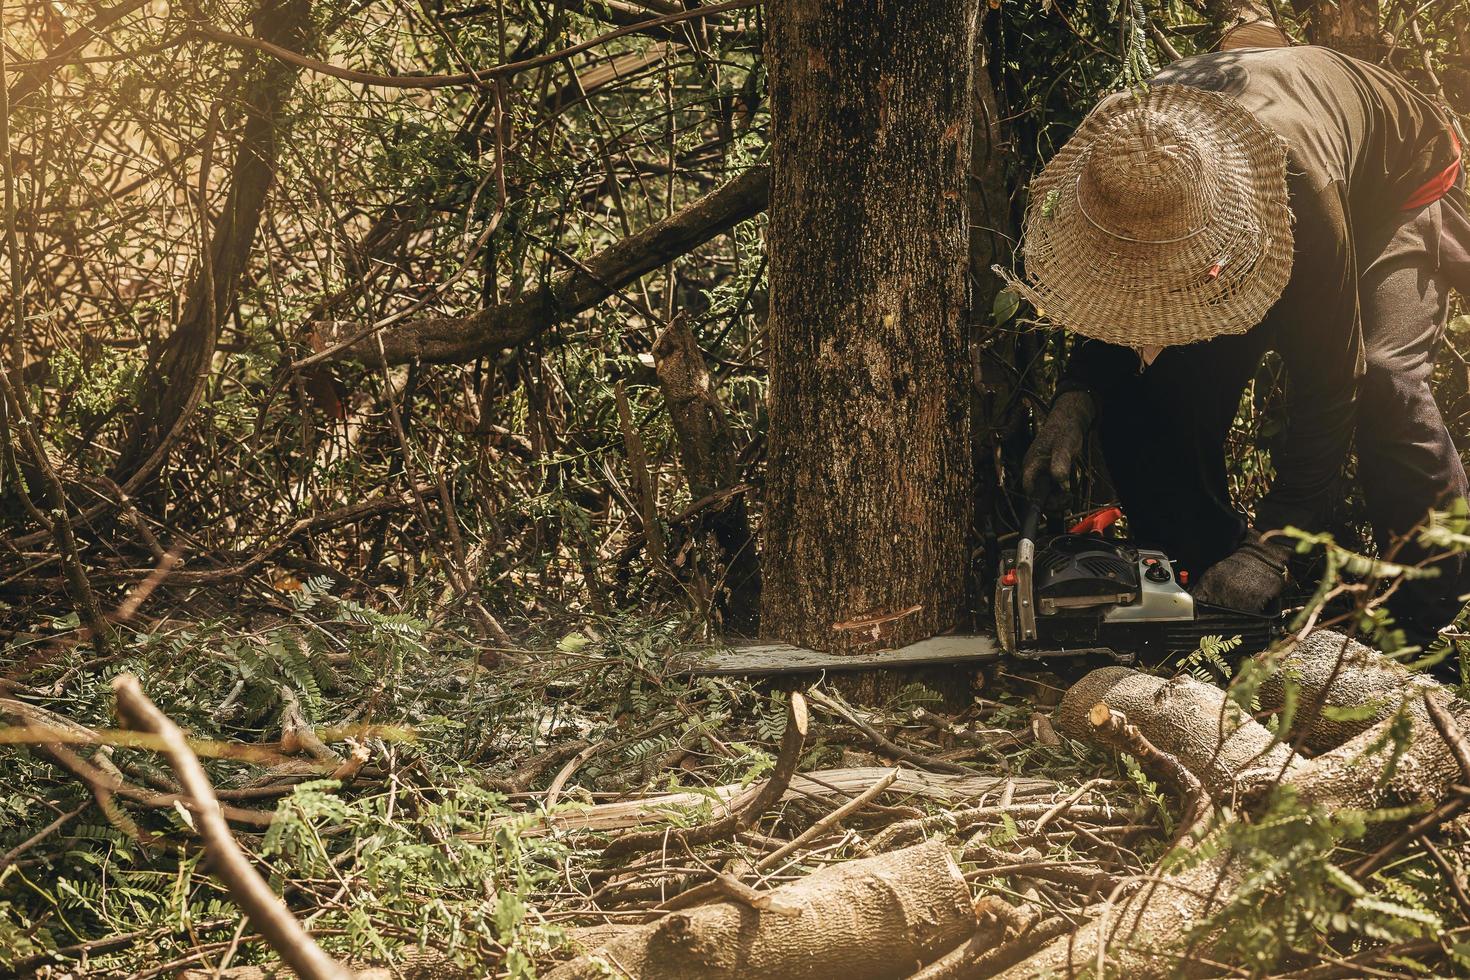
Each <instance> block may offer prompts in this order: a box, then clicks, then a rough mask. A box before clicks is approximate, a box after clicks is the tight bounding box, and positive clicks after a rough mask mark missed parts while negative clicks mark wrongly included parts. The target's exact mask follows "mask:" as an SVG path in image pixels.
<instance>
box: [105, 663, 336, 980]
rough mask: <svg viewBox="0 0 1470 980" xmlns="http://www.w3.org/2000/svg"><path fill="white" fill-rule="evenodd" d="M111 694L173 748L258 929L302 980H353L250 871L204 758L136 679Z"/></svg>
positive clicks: (133, 722) (223, 868) (215, 850)
mask: <svg viewBox="0 0 1470 980" xmlns="http://www.w3.org/2000/svg"><path fill="white" fill-rule="evenodd" d="M112 690H113V693H114V694H115V696H116V697H117V714H118V717H119V718H120V719H121V720H122V722H123V723H124V724H125V725H127V726H128V727H130V728H134V729H136V730H138V731H143V732H151V733H152V734H154V735H157V736H159V737H160V738H162V739H163V740H164V743H165V744H166V745H167V746H168V748H167V750H166V751H167V756H168V761H169V765H170V766H172V768H173V770H174V774H175V775H176V776H177V777H178V779H179V782H180V784H181V785H182V786H183V787H184V792H185V793H186V794H187V795H188V797H189V800H190V804H191V806H190V810H191V812H192V813H193V815H194V820H195V824H196V826H197V828H198V830H199V836H200V837H201V838H203V840H204V848H205V851H206V852H207V853H208V855H209V860H210V864H211V867H212V869H213V871H214V874H215V875H216V876H217V877H218V878H219V879H220V881H222V882H224V884H225V887H226V888H228V889H229V892H230V897H231V898H233V899H234V900H235V904H236V905H238V906H240V909H241V910H242V911H243V912H244V913H245V914H246V915H247V916H249V918H250V921H251V923H252V924H253V925H254V926H255V928H256V929H258V930H259V931H260V934H261V935H262V936H264V937H265V940H266V941H267V942H268V943H270V944H271V946H272V948H274V949H275V951H276V952H277V953H278V954H280V957H281V959H282V960H284V961H285V962H286V963H287V964H288V965H289V966H290V967H291V969H293V970H295V971H296V974H297V975H298V976H299V977H301V978H302V980H352V973H351V971H349V970H348V969H347V968H346V967H344V966H342V965H341V964H340V963H338V962H337V961H336V960H334V959H332V957H330V956H328V955H327V954H326V953H325V952H323V951H322V948H321V947H320V946H318V945H317V944H316V941H315V940H313V939H312V938H311V936H310V935H309V934H307V932H306V930H305V929H303V928H302V927H301V923H299V922H297V921H296V919H295V917H294V916H292V915H291V913H290V911H288V910H287V908H286V906H285V903H283V902H282V901H281V899H280V898H279V897H278V896H277V895H276V894H275V892H273V891H271V890H270V886H269V885H267V884H266V883H265V880H264V879H263V878H261V877H260V875H258V874H256V872H255V869H254V868H252V867H251V866H250V862H249V860H247V859H246V857H245V853H244V852H243V851H241V850H240V845H239V844H237V843H236V842H235V838H234V836H233V835H232V834H231V833H230V828H229V826H228V825H227V824H226V823H225V820H224V817H223V815H222V814H221V813H220V803H219V800H217V799H215V796H214V787H213V786H211V785H210V782H209V776H208V774H206V773H205V771H204V767H203V766H202V765H200V763H199V757H198V756H196V755H195V754H194V752H193V750H191V749H190V748H189V744H188V742H187V741H185V739H184V733H183V732H181V731H180V730H179V727H178V726H177V725H175V724H174V723H173V722H172V721H170V720H169V719H168V718H167V717H166V716H165V715H164V714H163V712H161V711H159V710H158V707H157V706H156V705H154V703H153V702H152V701H150V700H149V699H148V696H147V695H146V694H144V693H143V689H142V688H141V687H139V685H138V679H137V678H136V677H134V676H133V675H131V674H120V675H118V677H117V678H116V679H114V680H113V682H112Z"/></svg>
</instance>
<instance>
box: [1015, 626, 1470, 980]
mask: <svg viewBox="0 0 1470 980" xmlns="http://www.w3.org/2000/svg"><path fill="white" fill-rule="evenodd" d="M1345 649H1348V648H1347V647H1345V646H1344V643H1343V637H1342V636H1341V635H1340V634H1339V635H1335V636H1328V637H1324V638H1321V639H1316V640H1311V641H1307V642H1303V643H1301V644H1299V645H1298V647H1297V648H1296V649H1295V650H1293V651H1292V653H1291V654H1290V656H1289V658H1288V660H1289V662H1290V663H1292V664H1293V665H1294V666H1293V669H1294V670H1295V671H1296V672H1297V675H1298V676H1299V677H1300V678H1301V679H1302V685H1303V700H1304V701H1306V700H1308V699H1309V698H1313V697H1315V698H1318V699H1320V698H1321V697H1322V696H1323V692H1326V696H1327V698H1328V700H1329V701H1331V700H1333V699H1338V703H1343V704H1351V703H1353V702H1352V701H1351V697H1353V696H1356V697H1364V696H1369V695H1371V694H1372V693H1373V692H1377V693H1378V694H1380V695H1381V694H1383V693H1385V692H1387V691H1388V690H1390V689H1391V688H1390V685H1397V686H1398V687H1399V688H1407V689H1408V690H1409V691H1411V692H1415V693H1416V696H1415V697H1413V698H1412V699H1411V700H1409V701H1408V702H1407V703H1404V702H1396V704H1395V708H1394V709H1392V710H1391V711H1390V712H1389V714H1390V716H1389V717H1385V718H1383V719H1381V720H1379V721H1378V722H1377V723H1376V724H1373V725H1372V726H1371V727H1368V728H1367V729H1366V730H1363V731H1362V732H1361V733H1360V734H1358V735H1357V736H1356V737H1354V738H1352V739H1350V740H1349V741H1347V742H1346V743H1344V744H1342V745H1339V746H1337V747H1336V748H1333V749H1332V750H1331V751H1329V752H1326V753H1325V754H1323V755H1322V756H1319V757H1318V758H1315V759H1310V760H1308V759H1302V758H1301V757H1300V756H1297V755H1296V754H1295V753H1294V752H1292V751H1291V749H1290V748H1289V747H1287V746H1285V745H1280V744H1272V742H1271V735H1270V732H1269V731H1267V730H1266V729H1265V727H1264V726H1262V725H1260V724H1259V723H1257V722H1255V721H1251V720H1248V719H1246V720H1244V721H1241V720H1240V717H1239V713H1238V712H1233V711H1230V710H1228V707H1227V702H1226V700H1225V696H1224V692H1222V691H1220V690H1218V689H1216V688H1213V687H1211V686H1210V685H1207V684H1203V683H1200V682H1198V681H1195V680H1193V679H1190V678H1182V679H1181V678H1175V679H1174V680H1171V681H1163V680H1160V679H1159V678H1155V677H1148V676H1146V675H1142V674H1136V673H1134V672H1133V671H1130V670H1127V669H1126V668H1117V667H1114V668H1104V669H1103V670H1097V671H1093V672H1092V673H1091V674H1089V675H1087V677H1085V678H1083V679H1082V681H1080V682H1079V683H1078V684H1076V685H1074V686H1073V688H1072V689H1071V691H1069V692H1068V694H1067V696H1066V698H1064V699H1063V702H1062V706H1061V708H1060V709H1059V716H1060V722H1059V727H1061V728H1063V730H1065V731H1068V732H1070V733H1074V734H1078V735H1081V734H1084V730H1083V729H1082V728H1081V727H1080V726H1081V725H1082V724H1084V723H1085V720H1086V712H1087V711H1088V709H1089V708H1090V706H1091V705H1093V704H1096V703H1097V702H1098V701H1102V702H1104V703H1106V704H1107V705H1108V706H1109V707H1110V708H1113V709H1121V710H1124V711H1127V712H1128V714H1129V717H1130V719H1131V720H1132V721H1133V722H1134V723H1135V724H1137V725H1138V727H1139V729H1140V730H1141V731H1142V733H1143V734H1144V735H1146V736H1147V737H1148V739H1149V740H1150V741H1151V742H1153V743H1154V744H1155V745H1157V746H1159V747H1160V748H1163V749H1164V750H1165V751H1171V752H1173V753H1174V754H1175V755H1176V757H1177V758H1179V760H1180V761H1181V762H1182V763H1184V764H1185V765H1186V766H1188V767H1189V768H1190V769H1191V770H1192V771H1193V772H1194V773H1195V775H1196V776H1198V777H1200V779H1201V781H1202V782H1204V783H1205V784H1206V786H1207V787H1208V786H1210V785H1212V784H1213V785H1215V786H1220V787H1229V786H1232V785H1235V784H1237V783H1238V782H1240V781H1241V780H1242V777H1244V776H1246V775H1247V773H1248V772H1249V771H1250V770H1257V771H1260V770H1261V769H1262V763H1263V762H1265V763H1266V764H1268V765H1271V766H1274V767H1275V768H1276V770H1277V773H1279V774H1280V777H1281V782H1282V783H1283V784H1284V785H1286V786H1289V787H1290V788H1291V789H1292V790H1293V791H1295V793H1296V794H1297V797H1298V799H1300V800H1301V801H1302V802H1304V803H1306V804H1308V805H1315V806H1318V807H1321V808H1323V809H1326V810H1329V811H1334V810H1342V809H1367V808H1373V807H1395V806H1404V805H1407V804H1422V803H1424V802H1426V801H1431V802H1441V801H1445V800H1448V799H1452V798H1454V797H1455V796H1456V795H1457V794H1458V792H1459V791H1458V789H1457V788H1456V783H1457V782H1458V781H1460V780H1461V779H1463V776H1464V773H1463V770H1462V766H1461V763H1460V760H1459V759H1458V758H1457V751H1458V750H1464V746H1463V744H1462V745H1459V746H1457V745H1455V744H1453V741H1452V739H1450V738H1447V737H1446V736H1445V735H1444V734H1442V733H1441V730H1440V728H1439V727H1437V726H1436V724H1435V719H1433V718H1431V716H1430V709H1429V708H1428V706H1427V702H1428V699H1434V703H1435V704H1436V705H1437V706H1439V707H1440V708H1441V711H1440V714H1441V716H1442V717H1441V719H1440V722H1441V725H1443V726H1446V728H1447V730H1450V733H1451V735H1452V736H1454V738H1455V739H1459V738H1460V737H1461V735H1460V733H1463V732H1465V731H1470V704H1466V703H1465V702H1464V701H1460V700H1458V699H1455V698H1453V697H1451V695H1450V693H1449V691H1448V690H1447V689H1445V688H1444V687H1443V686H1442V685H1437V684H1435V682H1434V681H1432V680H1428V679H1423V680H1417V679H1414V678H1412V677H1409V676H1407V675H1406V674H1405V673H1400V670H1399V668H1398V666H1397V665H1396V664H1394V663H1392V662H1391V661H1389V660H1388V659H1387V658H1385V657H1383V655H1382V654H1376V653H1374V652H1373V651H1371V650H1369V649H1367V648H1366V647H1361V646H1360V645H1357V646H1353V647H1351V649H1350V653H1351V657H1350V658H1349V659H1348V660H1346V661H1345V662H1344V663H1342V664H1339V663H1338V661H1339V658H1340V657H1342V654H1343V651H1344V650H1345ZM1329 680H1330V681H1331V683H1330V684H1329V683H1328V681H1329ZM1339 685H1341V688H1340V689H1339ZM1212 692H1213V693H1212ZM1349 692H1356V694H1354V695H1350V694H1349ZM1400 705H1401V707H1400ZM1400 711H1401V712H1402V716H1403V720H1404V721H1406V722H1407V725H1408V731H1407V737H1406V738H1403V739H1402V741H1401V742H1397V743H1396V742H1395V739H1394V738H1393V737H1392V733H1391V729H1392V726H1394V725H1396V724H1400V723H1401V722H1400V718H1399V712H1400ZM1221 719H1224V725H1223V728H1222V722H1221ZM1358 724H1359V725H1361V723H1358ZM1450 726H1453V728H1451V727H1450ZM1222 732H1223V733H1224V735H1223V739H1222ZM1313 734H1314V735H1315V736H1316V737H1317V738H1318V739H1319V740H1325V739H1326V738H1327V737H1328V734H1327V729H1325V728H1324V729H1323V730H1322V731H1319V732H1314V733H1313ZM1395 744H1398V745H1401V747H1402V751H1401V752H1395V751H1394V746H1395ZM1214 747H1218V749H1219V751H1218V752H1214V751H1213V748H1214ZM1464 754H1466V756H1467V758H1470V750H1464ZM1273 775H1274V774H1273ZM1441 809H1443V807H1441ZM1419 813H1420V809H1419V808H1415V807H1409V806H1404V809H1403V810H1401V811H1400V812H1399V813H1398V814H1397V815H1396V816H1394V817H1393V818H1392V819H1385V820H1382V821H1380V822H1378V823H1375V825H1374V829H1373V834H1374V836H1375V837H1378V838H1381V839H1387V838H1389V837H1392V836H1393V834H1394V833H1395V832H1398V831H1401V830H1404V829H1405V828H1408V831H1407V833H1406V834H1400V837H1399V839H1403V838H1404V837H1406V836H1409V835H1412V834H1413V833H1417V832H1419V831H1418V830H1417V826H1418V825H1417V824H1416V826H1415V827H1412V828H1411V827H1409V824H1410V823H1413V822H1414V821H1416V820H1419V819H1421V818H1420V817H1419ZM1226 819H1229V818H1228V817H1227V818H1226ZM1390 846H1392V842H1391V843H1390ZM1249 871H1250V866H1249V864H1248V862H1247V861H1246V860H1244V859H1243V857H1242V856H1238V855H1236V854H1235V853H1234V852H1232V851H1231V850H1229V849H1222V850H1220V852H1219V853H1216V854H1214V855H1213V856H1212V857H1211V858H1209V859H1208V860H1205V861H1203V862H1201V863H1199V864H1197V865H1195V866H1193V867H1190V868H1187V869H1185V870H1182V871H1179V872H1176V873H1173V874H1163V875H1149V876H1145V878H1143V879H1142V880H1141V882H1140V883H1141V884H1142V887H1141V888H1140V889H1139V890H1138V891H1137V892H1136V893H1134V894H1133V895H1130V896H1128V897H1127V898H1125V899H1123V900H1121V901H1119V902H1118V903H1117V904H1116V905H1112V906H1109V907H1107V908H1106V909H1105V912H1104V914H1103V915H1102V916H1100V917H1099V918H1098V919H1097V920H1096V921H1094V922H1092V923H1089V924H1088V925H1086V926H1083V927H1082V928H1081V929H1078V930H1077V931H1076V932H1075V933H1072V934H1070V935H1067V936H1065V937H1063V938H1061V939H1058V940H1056V941H1054V942H1052V943H1051V944H1049V945H1048V946H1046V947H1045V948H1044V949H1042V950H1041V951H1040V952H1038V953H1036V954H1035V955H1033V956H1031V957H1029V958H1028V959H1026V960H1025V961H1023V962H1022V963H1020V964H1018V965H1017V966H1015V967H1013V968H1011V969H1010V970H1007V971H1005V972H1004V973H1001V974H1000V976H1001V977H1011V978H1020V977H1036V976H1039V975H1049V974H1057V975H1070V974H1072V973H1073V972H1074V971H1077V970H1080V969H1083V968H1086V967H1095V966H1096V964H1098V963H1099V962H1101V961H1105V962H1106V966H1107V971H1106V972H1107V974H1108V975H1116V976H1128V977H1165V976H1193V975H1200V974H1210V975H1213V974H1215V973H1217V972H1218V969H1216V968H1215V967H1214V966H1213V965H1210V964H1209V960H1210V959H1211V952H1212V937H1211V936H1209V935H1204V936H1201V937H1199V938H1198V939H1197V941H1196V943H1195V945H1194V946H1193V947H1192V949H1193V951H1194V952H1195V953H1196V954H1197V955H1195V956H1194V957H1192V958H1191V959H1190V960H1188V961H1181V960H1180V959H1179V956H1178V950H1177V946H1176V944H1177V943H1178V941H1179V939H1180V938H1181V937H1183V936H1185V935H1186V934H1188V933H1189V932H1190V931H1191V930H1192V929H1194V927H1195V926H1197V925H1198V924H1199V923H1200V922H1202V921H1204V920H1205V919H1207V918H1208V917H1209V916H1210V915H1211V914H1213V913H1214V912H1215V911H1217V910H1218V909H1220V908H1221V907H1222V906H1223V905H1224V904H1225V903H1226V902H1228V901H1229V899H1230V897H1231V896H1232V895H1233V894H1234V893H1235V892H1236V891H1237V890H1238V889H1239V888H1240V887H1241V885H1242V884H1243V883H1244V881H1245V880H1246V877H1247V875H1248V874H1249Z"/></svg>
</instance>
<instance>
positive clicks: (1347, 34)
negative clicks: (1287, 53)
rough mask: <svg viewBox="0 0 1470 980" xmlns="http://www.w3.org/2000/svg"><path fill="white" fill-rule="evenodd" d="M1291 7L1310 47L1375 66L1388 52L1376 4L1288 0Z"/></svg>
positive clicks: (1349, 0) (1369, 0)
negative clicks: (1341, 54)
mask: <svg viewBox="0 0 1470 980" xmlns="http://www.w3.org/2000/svg"><path fill="white" fill-rule="evenodd" d="M1291 7H1292V9H1293V10H1294V11H1296V15H1297V16H1298V17H1299V18H1301V20H1302V22H1303V23H1304V24H1305V25H1306V28H1307V38H1308V40H1310V41H1311V42H1312V43H1313V44H1321V45H1324V46H1326V47H1329V48H1335V49H1336V50H1338V51H1341V52H1343V53H1344V54H1350V55H1352V56H1353V57H1355V58H1362V59H1363V60H1365V61H1374V62H1376V61H1379V60H1381V59H1382V58H1383V56H1384V54H1386V53H1387V51H1388V46H1387V44H1386V43H1385V39H1384V36H1383V30H1382V28H1381V27H1380V26H1379V9H1378V0H1291Z"/></svg>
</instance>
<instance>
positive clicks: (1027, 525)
mask: <svg viewBox="0 0 1470 980" xmlns="http://www.w3.org/2000/svg"><path fill="white" fill-rule="evenodd" d="M1032 489H1033V491H1034V492H1033V493H1032V494H1031V496H1030V498H1029V499H1028V500H1027V501H1026V518H1025V520H1023V521H1022V522H1021V539H1022V540H1023V541H1035V540H1036V532H1037V530H1038V529H1039V528H1040V527H1041V512H1042V510H1043V509H1044V508H1045V507H1046V501H1047V499H1048V498H1050V497H1051V495H1052V492H1053V491H1054V490H1055V489H1056V484H1055V483H1053V482H1052V478H1051V474H1050V473H1047V472H1045V471H1043V472H1041V473H1038V474H1036V485H1035V486H1034V487H1033V488H1032Z"/></svg>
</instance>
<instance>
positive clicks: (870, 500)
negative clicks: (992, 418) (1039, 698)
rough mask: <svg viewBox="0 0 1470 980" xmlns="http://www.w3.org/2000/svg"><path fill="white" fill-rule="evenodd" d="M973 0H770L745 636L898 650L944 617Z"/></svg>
mask: <svg viewBox="0 0 1470 980" xmlns="http://www.w3.org/2000/svg"><path fill="white" fill-rule="evenodd" d="M977 6H978V5H977V3H976V0H935V2H932V3H924V4H904V3H897V2H891V0H887V2H885V0H879V2H876V3H871V4H862V5H849V6H841V7H839V6H835V5H832V4H827V3H822V2H820V0H773V2H772V3H770V4H769V6H768V8H767V10H768V13H769V23H770V30H769V35H768V45H767V62H768V65H769V68H770V75H771V83H770V87H771V111H772V118H773V129H774V142H773V148H772V159H773V174H772V185H771V226H770V233H769V234H770V241H769V247H770V255H771V260H770V279H771V316H770V351H771V354H770V361H771V363H770V429H769V464H768V473H767V479H766V501H765V507H766V518H765V547H764V551H763V557H764V574H763V579H764V581H763V588H762V608H761V625H762V632H763V633H764V634H766V635H768V636H770V637H773V638H776V639H780V640H784V641H786V642H790V643H794V644H797V645H800V646H806V647H811V648H816V649H821V650H832V651H842V652H860V651H865V650H871V649H875V648H883V647H892V646H900V645H903V644H906V643H911V642H913V641H915V640H919V639H922V638H924V637H927V636H930V635H933V634H935V633H938V632H941V631H943V630H945V629H948V628H949V627H951V626H953V625H954V624H955V623H956V622H957V620H958V619H959V618H960V615H961V613H962V606H963V596H964V591H965V589H964V579H965V569H966V540H967V534H966V531H967V527H968V524H969V513H970V504H971V501H970V496H971V489H972V478H971V477H972V474H971V461H970V451H969V428H970V425H969V399H968V386H967V376H968V373H969V371H968V365H969V358H968V356H967V344H966V339H967V338H966V315H965V314H966V309H965V306H966V304H965V278H966V273H967V266H968V261H967V253H968V249H969V233H968V229H967V227H966V189H967V188H966V179H967V176H968V174H969V164H970V133H971V127H972V124H973V120H972V106H973V102H972V92H971V86H970V85H969V84H966V82H967V80H969V79H970V77H971V57H972V52H973V49H974V39H975V29H976V20H977V17H976V14H977Z"/></svg>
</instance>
